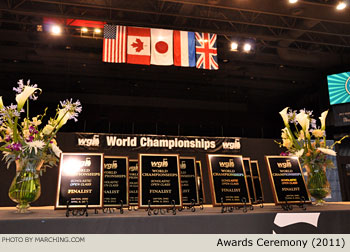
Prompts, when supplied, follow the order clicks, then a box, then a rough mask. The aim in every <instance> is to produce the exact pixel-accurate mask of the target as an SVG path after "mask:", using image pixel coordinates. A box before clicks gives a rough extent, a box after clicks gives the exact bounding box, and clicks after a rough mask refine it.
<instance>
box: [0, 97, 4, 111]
mask: <svg viewBox="0 0 350 252" xmlns="http://www.w3.org/2000/svg"><path fill="white" fill-rule="evenodd" d="M3 107H4V103H3V102H2V96H0V109H2V108H3Z"/></svg>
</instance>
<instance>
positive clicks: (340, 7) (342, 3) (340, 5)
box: [337, 1, 346, 10]
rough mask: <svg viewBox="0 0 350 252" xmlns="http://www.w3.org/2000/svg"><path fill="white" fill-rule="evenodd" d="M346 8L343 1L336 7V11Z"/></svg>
mask: <svg viewBox="0 0 350 252" xmlns="http://www.w3.org/2000/svg"><path fill="white" fill-rule="evenodd" d="M345 8H346V3H345V1H339V2H338V5H337V10H344V9H345Z"/></svg>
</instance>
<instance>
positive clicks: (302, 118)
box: [295, 111, 310, 132]
mask: <svg viewBox="0 0 350 252" xmlns="http://www.w3.org/2000/svg"><path fill="white" fill-rule="evenodd" d="M295 119H296V120H297V121H298V123H299V124H300V126H301V127H302V128H303V130H304V132H307V131H308V129H309V124H310V119H309V116H308V115H307V114H306V113H305V112H304V111H301V112H300V113H299V114H297V115H296V116H295Z"/></svg>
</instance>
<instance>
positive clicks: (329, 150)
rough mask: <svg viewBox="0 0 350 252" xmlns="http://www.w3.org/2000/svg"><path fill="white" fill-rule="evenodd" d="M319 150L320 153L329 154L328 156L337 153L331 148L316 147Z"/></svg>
mask: <svg viewBox="0 0 350 252" xmlns="http://www.w3.org/2000/svg"><path fill="white" fill-rule="evenodd" d="M317 149H318V150H319V151H321V152H322V153H324V154H326V155H330V156H336V155H337V153H336V152H335V151H334V150H331V149H327V148H321V147H319V148H317Z"/></svg>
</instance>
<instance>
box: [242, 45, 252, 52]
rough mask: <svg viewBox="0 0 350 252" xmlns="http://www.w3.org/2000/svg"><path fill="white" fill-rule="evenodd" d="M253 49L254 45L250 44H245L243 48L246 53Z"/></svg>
mask: <svg viewBox="0 0 350 252" xmlns="http://www.w3.org/2000/svg"><path fill="white" fill-rule="evenodd" d="M251 49H252V45H251V44H249V43H245V44H244V46H243V51H245V52H250V50H251Z"/></svg>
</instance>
